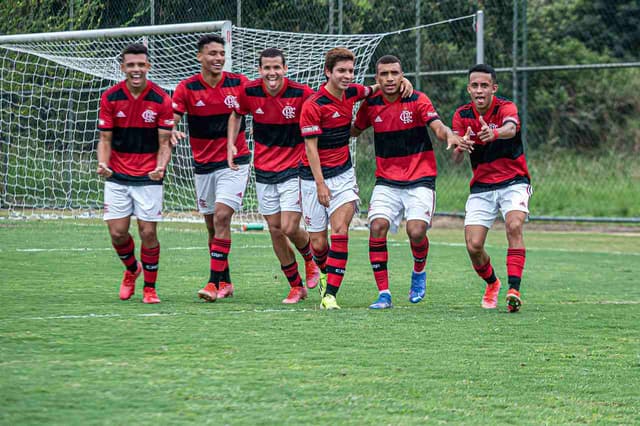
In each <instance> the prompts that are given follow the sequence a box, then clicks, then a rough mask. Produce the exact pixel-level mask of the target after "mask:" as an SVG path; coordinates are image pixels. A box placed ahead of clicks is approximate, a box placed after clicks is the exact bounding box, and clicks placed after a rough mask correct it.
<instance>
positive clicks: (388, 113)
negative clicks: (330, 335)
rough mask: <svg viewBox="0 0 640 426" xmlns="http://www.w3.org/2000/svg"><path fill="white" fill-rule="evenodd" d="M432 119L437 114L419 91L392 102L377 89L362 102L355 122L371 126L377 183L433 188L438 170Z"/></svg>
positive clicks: (362, 127) (364, 126)
mask: <svg viewBox="0 0 640 426" xmlns="http://www.w3.org/2000/svg"><path fill="white" fill-rule="evenodd" d="M434 120H440V116H439V115H438V113H437V112H436V110H435V108H434V107H433V104H432V103H431V100H430V99H429V97H428V96H427V95H425V94H424V93H422V92H418V91H414V92H413V94H412V95H411V96H409V97H408V98H400V97H399V98H398V99H396V100H395V101H393V102H389V101H388V100H387V99H385V97H384V96H383V95H382V93H381V92H378V93H376V94H375V95H372V96H369V97H368V98H367V99H366V100H365V101H363V102H362V105H360V109H359V110H358V114H357V116H356V121H355V124H354V125H355V127H356V128H358V129H359V130H364V129H366V128H367V127H369V126H373V131H374V143H375V152H376V184H377V185H387V186H393V187H400V188H414V187H418V186H426V187H428V188H431V189H435V183H436V176H437V174H438V171H437V167H436V158H435V156H434V154H433V146H432V144H431V138H430V137H429V132H428V131H427V126H428V125H429V124H431V122H433V121H434Z"/></svg>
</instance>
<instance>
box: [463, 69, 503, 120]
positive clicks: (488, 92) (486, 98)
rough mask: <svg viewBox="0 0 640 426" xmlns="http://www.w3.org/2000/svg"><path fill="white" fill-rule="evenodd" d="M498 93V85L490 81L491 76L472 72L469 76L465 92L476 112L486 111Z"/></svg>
mask: <svg viewBox="0 0 640 426" xmlns="http://www.w3.org/2000/svg"><path fill="white" fill-rule="evenodd" d="M497 91H498V85H497V84H495V83H494V82H493V81H492V80H491V74H487V73H484V72H472V73H471V75H470V76H469V84H468V85H467V92H469V95H470V96H471V102H473V103H474V104H475V106H476V109H477V110H478V111H482V112H484V111H486V110H487V109H488V108H489V106H491V102H492V101H493V95H494V94H495V93H496V92H497Z"/></svg>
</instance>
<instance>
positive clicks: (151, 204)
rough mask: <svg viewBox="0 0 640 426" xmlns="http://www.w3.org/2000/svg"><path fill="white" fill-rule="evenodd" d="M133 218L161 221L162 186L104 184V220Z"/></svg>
mask: <svg viewBox="0 0 640 426" xmlns="http://www.w3.org/2000/svg"><path fill="white" fill-rule="evenodd" d="M131 215H133V216H135V217H137V218H138V219H140V220H146V221H147V222H160V221H162V185H142V186H134V185H122V184H119V183H115V182H110V181H107V182H105V183H104V220H111V219H121V218H123V217H129V216H131Z"/></svg>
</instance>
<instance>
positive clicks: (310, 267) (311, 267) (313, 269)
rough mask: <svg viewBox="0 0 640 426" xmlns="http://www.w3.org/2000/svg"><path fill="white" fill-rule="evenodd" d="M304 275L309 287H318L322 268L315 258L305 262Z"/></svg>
mask: <svg viewBox="0 0 640 426" xmlns="http://www.w3.org/2000/svg"><path fill="white" fill-rule="evenodd" d="M304 276H305V278H306V280H307V288H316V286H317V285H318V282H319V281H320V268H318V265H316V262H314V261H313V260H310V261H308V262H304Z"/></svg>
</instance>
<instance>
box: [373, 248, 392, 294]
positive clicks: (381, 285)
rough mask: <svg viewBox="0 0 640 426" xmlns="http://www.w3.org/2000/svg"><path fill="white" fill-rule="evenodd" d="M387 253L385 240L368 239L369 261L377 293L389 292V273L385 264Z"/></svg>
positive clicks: (387, 257)
mask: <svg viewBox="0 0 640 426" xmlns="http://www.w3.org/2000/svg"><path fill="white" fill-rule="evenodd" d="M388 260H389V251H388V250H387V239H386V238H369V261H370V262H371V268H372V269H373V277H374V278H375V280H376V285H377V286H378V291H385V290H386V291H388V290H389V273H388V271H387V262H388Z"/></svg>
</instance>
